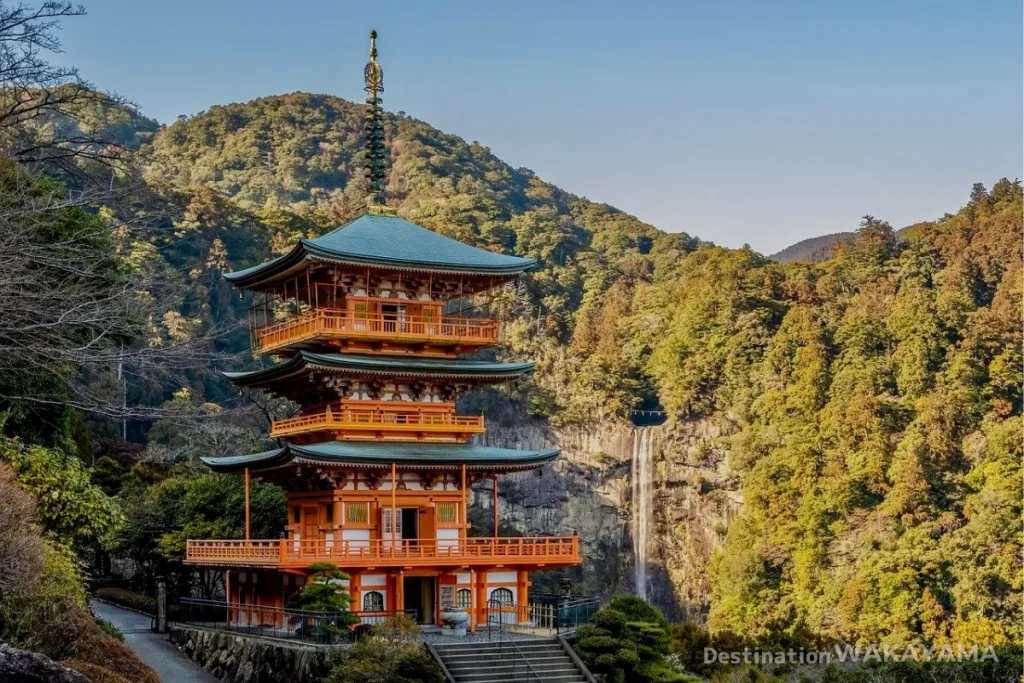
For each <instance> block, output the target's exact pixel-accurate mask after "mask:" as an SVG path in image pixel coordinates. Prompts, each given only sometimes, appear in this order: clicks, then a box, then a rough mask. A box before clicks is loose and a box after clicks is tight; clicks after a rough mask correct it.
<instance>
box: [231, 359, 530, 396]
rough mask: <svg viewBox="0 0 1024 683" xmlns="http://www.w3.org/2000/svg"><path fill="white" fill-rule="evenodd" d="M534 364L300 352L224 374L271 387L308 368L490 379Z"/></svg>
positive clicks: (511, 375)
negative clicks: (270, 363) (267, 364)
mask: <svg viewBox="0 0 1024 683" xmlns="http://www.w3.org/2000/svg"><path fill="white" fill-rule="evenodd" d="M535 366H536V363H480V362H476V361H459V360H452V361H437V362H433V361H430V360H426V359H412V358H401V357H388V356H357V355H353V354H333V355H332V354H317V353H310V352H308V351H300V352H299V353H297V354H295V355H294V356H292V357H290V358H289V359H288V360H286V361H284V362H283V363H280V364H278V365H274V366H272V367H269V368H264V369H262V370H253V371H251V372H225V373H224V376H225V377H226V378H227V379H228V381H230V382H231V383H232V384H234V385H235V386H239V387H255V386H268V385H270V384H273V383H275V382H280V381H282V380H286V379H290V378H293V377H297V376H301V375H304V374H306V373H307V372H309V371H316V372H328V373H336V374H346V373H348V374H353V375H373V376H378V377H406V376H412V377H422V378H425V379H451V380H475V381H481V382H489V381H502V380H509V379H515V378H517V377H522V376H523V375H525V374H526V373H528V372H531V371H532V370H533V369H534V367H535Z"/></svg>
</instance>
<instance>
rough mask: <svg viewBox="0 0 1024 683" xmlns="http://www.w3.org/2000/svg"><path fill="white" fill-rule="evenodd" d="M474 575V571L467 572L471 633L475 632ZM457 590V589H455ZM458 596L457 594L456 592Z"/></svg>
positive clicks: (475, 572)
mask: <svg viewBox="0 0 1024 683" xmlns="http://www.w3.org/2000/svg"><path fill="white" fill-rule="evenodd" d="M476 574H477V571H476V570H475V569H470V570H469V609H467V610H466V611H467V612H469V632H470V633H473V632H475V631H476ZM456 590H457V589H456ZM456 595H458V592H456Z"/></svg>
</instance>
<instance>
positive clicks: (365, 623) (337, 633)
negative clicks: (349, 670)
mask: <svg viewBox="0 0 1024 683" xmlns="http://www.w3.org/2000/svg"><path fill="white" fill-rule="evenodd" d="M399 616H402V617H413V618H415V610H404V611H385V610H381V611H365V612H363V611H361V612H314V611H310V610H300V609H290V608H287V607H270V606H265V605H250V604H242V603H236V602H230V603H229V602H225V601H223V600H206V599H203V598H181V601H180V603H179V605H178V609H177V610H176V613H174V614H172V616H171V620H172V621H176V622H178V623H181V624H184V625H187V626H199V627H202V628H209V629H215V630H218V631H231V632H233V633H238V634H242V635H251V636H259V637H262V638H279V639H286V640H295V641H299V642H303V643H317V644H321V645H331V644H337V643H343V642H348V641H350V640H352V639H353V638H355V637H358V635H359V634H361V633H362V632H363V631H364V630H365V629H367V628H371V627H373V626H376V625H379V624H385V623H386V622H387V621H388V619H389V618H394V617H399Z"/></svg>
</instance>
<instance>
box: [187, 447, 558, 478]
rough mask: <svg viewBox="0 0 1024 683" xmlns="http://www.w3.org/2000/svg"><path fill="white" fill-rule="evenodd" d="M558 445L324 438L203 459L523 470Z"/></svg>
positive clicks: (238, 466)
mask: <svg viewBox="0 0 1024 683" xmlns="http://www.w3.org/2000/svg"><path fill="white" fill-rule="evenodd" d="M560 452H561V451H559V450H558V449H550V450H541V451H520V450H513V449H509V448H495V447H493V446H479V445H477V444H467V443H459V444H447V443H381V442H374V441H324V442H322V443H316V444H305V445H298V444H288V445H286V446H284V447H283V448H278V449H276V450H273V451H265V452H263V453H254V454H252V455H231V456H226V457H219V458H201V460H202V461H203V463H204V464H205V465H207V466H208V467H210V469H212V470H214V471H215V472H241V471H243V470H245V469H246V468H249V470H250V471H254V472H258V471H262V470H270V469H275V468H278V467H284V466H286V465H290V464H310V465H349V466H366V467H382V466H390V465H391V463H395V464H397V465H402V466H405V467H423V468H429V467H461V466H462V465H463V464H465V465H466V467H467V469H502V470H522V469H533V468H536V467H540V466H541V465H543V464H544V463H546V462H549V461H551V460H553V459H554V458H556V457H557V456H558V454H559V453H560Z"/></svg>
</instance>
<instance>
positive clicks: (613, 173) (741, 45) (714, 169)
mask: <svg viewBox="0 0 1024 683" xmlns="http://www.w3.org/2000/svg"><path fill="white" fill-rule="evenodd" d="M82 1H83V2H84V3H85V5H86V9H87V10H88V12H89V14H88V16H86V17H83V18H78V19H71V20H67V21H65V22H64V28H63V31H62V34H61V35H62V39H63V42H64V48H65V51H66V55H65V57H64V58H63V59H66V60H67V61H68V62H70V63H73V64H76V65H77V66H79V67H80V69H81V71H82V73H83V75H84V76H85V77H86V78H87V79H89V80H91V81H92V82H94V83H95V84H97V85H98V86H100V87H102V88H105V89H109V90H115V91H117V92H118V93H120V94H122V95H124V96H126V97H128V98H129V99H131V100H133V101H135V102H136V103H138V104H139V106H140V107H141V109H142V111H143V113H145V114H147V115H149V116H152V117H154V118H156V119H158V120H160V121H163V122H170V121H173V119H174V118H175V117H176V116H177V115H179V114H194V113H196V112H199V111H202V110H204V109H206V108H208V107H210V106H211V105H214V104H223V103H229V102H238V101H246V100H250V99H253V98H256V97H260V96H263V95H271V94H279V93H285V92H292V91H297V90H302V91H308V92H326V93H334V94H337V95H340V96H342V97H345V98H347V99H356V100H361V99H362V97H363V93H362V91H361V86H362V67H363V64H364V63H365V61H366V54H365V53H366V33H367V30H368V29H369V28H370V27H375V28H376V29H377V30H378V31H379V32H380V39H379V46H380V50H381V62H382V64H383V66H384V72H385V85H386V90H385V93H384V102H385V106H386V107H387V108H388V109H391V110H394V111H397V110H403V111H405V112H406V113H408V114H410V115H412V116H415V117H417V118H420V119H423V120H425V121H427V122H429V123H431V124H433V125H435V126H437V127H438V128H440V129H442V130H444V131H447V132H451V133H456V134H458V135H460V136H462V137H464V138H466V139H467V140H477V141H479V142H480V143H482V144H484V145H487V146H489V147H490V148H491V149H492V150H493V151H494V153H495V154H497V155H498V156H499V157H501V158H503V159H505V160H506V161H508V162H509V163H511V164H512V165H514V166H526V167H529V168H531V169H533V170H534V171H536V172H537V174H538V175H540V176H541V177H543V178H545V179H546V180H549V181H551V182H554V183H556V184H557V185H560V186H561V187H563V188H565V189H567V190H570V191H572V192H575V193H577V194H581V195H585V196H587V197H589V198H590V199H592V200H596V201H604V202H608V203H610V204H613V205H615V206H617V207H619V208H621V209H623V210H625V211H628V212H630V213H632V214H635V215H637V216H639V217H640V218H642V219H644V220H647V221H649V222H651V223H653V224H655V225H657V226H658V227H660V228H663V229H665V230H686V231H687V232H690V233H691V234H694V235H698V236H700V237H702V238H704V239H710V240H713V241H715V242H718V243H720V244H724V245H729V246H739V245H742V244H743V243H749V244H751V245H752V246H753V247H754V248H755V249H758V250H760V251H762V252H764V253H771V252H773V251H775V250H777V249H779V248H782V247H785V246H787V245H789V244H791V243H793V242H795V241H797V240H799V239H803V238H805V237H812V236H815V235H821V234H824V233H829V232H836V231H841V230H851V229H854V228H855V227H856V225H857V223H858V221H859V218H860V216H861V215H863V214H865V213H870V214H873V215H875V216H877V217H880V218H884V219H886V220H888V221H890V222H891V223H892V224H893V225H894V226H896V227H901V226H903V225H906V224H909V223H912V222H915V221H918V220H924V219H929V218H935V217H937V216H939V215H941V214H942V213H943V212H945V211H952V210H955V209H956V208H958V207H959V206H960V205H961V204H962V203H964V201H965V200H966V197H967V193H968V191H969V190H970V186H971V184H972V183H974V182H984V183H985V184H986V185H987V186H991V184H992V183H993V182H994V181H995V180H996V179H998V178H999V177H1001V176H1004V175H1005V176H1010V177H1011V178H1013V177H1018V176H1020V175H1021V174H1022V173H1021V150H1022V146H1024V140H1022V132H1021V126H1022V104H1021V97H1022V95H1021V88H1022V85H1021V83H1022V69H1021V19H1022V18H1021V3H1020V0H1005V1H1003V0H999V1H990V2H984V1H981V2H966V1H964V0H957V1H955V2H920V1H917V0H857V1H856V2H854V1H849V2H832V1H830V0H816V1H813V2H798V1H790V2H782V1H776V2H767V1H763V2H727V1H719V2H713V1H711V0H707V1H695V0H693V1H687V0H677V1H673V2H636V1H634V2H626V1H621V2H601V1H598V0H591V1H587V2H569V1H564V0H563V1H556V0H547V1H546V2H534V1H532V0H517V1H516V2H498V1H494V2H491V1H487V0H474V1H472V2H449V1H447V0H433V1H431V2H422V1H412V0H409V1H405V2H398V1H395V2H389V1H386V0H363V1H361V2H348V1H346V0H326V1H320V0H316V1H312V0H311V1H307V2H295V1H292V2H283V1H279V2H267V1H263V2H259V1H256V0H249V1H247V2H243V1H241V0H204V1H203V2H198V1H196V0H177V1H175V2H170V1H163V2H156V1H153V0H146V1H145V2H143V1H141V0H82Z"/></svg>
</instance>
